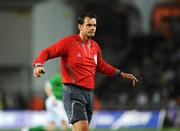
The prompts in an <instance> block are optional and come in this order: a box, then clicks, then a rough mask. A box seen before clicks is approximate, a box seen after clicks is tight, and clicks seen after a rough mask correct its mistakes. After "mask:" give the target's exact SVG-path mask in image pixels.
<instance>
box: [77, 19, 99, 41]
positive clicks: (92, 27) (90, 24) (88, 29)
mask: <svg viewBox="0 0 180 131" xmlns="http://www.w3.org/2000/svg"><path fill="white" fill-rule="evenodd" d="M79 30H80V33H81V34H82V35H83V36H84V37H89V38H91V37H93V36H94V35H95V32H96V19H95V18H89V17H85V19H84V23H83V24H82V25H80V24H79Z"/></svg>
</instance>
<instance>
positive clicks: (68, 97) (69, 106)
mask: <svg viewBox="0 0 180 131" xmlns="http://www.w3.org/2000/svg"><path fill="white" fill-rule="evenodd" d="M63 103H64V108H65V111H66V113H67V116H68V121H69V123H70V124H74V123H75V122H77V121H80V120H88V117H87V112H86V103H85V98H84V95H83V94H82V92H81V90H79V89H78V88H76V87H72V86H71V85H64V86H63Z"/></svg>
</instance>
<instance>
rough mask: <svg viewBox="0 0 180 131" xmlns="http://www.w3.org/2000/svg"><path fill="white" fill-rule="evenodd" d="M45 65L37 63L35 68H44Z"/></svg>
mask: <svg viewBox="0 0 180 131" xmlns="http://www.w3.org/2000/svg"><path fill="white" fill-rule="evenodd" d="M42 66H43V65H42V64H41V63H36V64H35V65H34V67H35V68H36V67H42Z"/></svg>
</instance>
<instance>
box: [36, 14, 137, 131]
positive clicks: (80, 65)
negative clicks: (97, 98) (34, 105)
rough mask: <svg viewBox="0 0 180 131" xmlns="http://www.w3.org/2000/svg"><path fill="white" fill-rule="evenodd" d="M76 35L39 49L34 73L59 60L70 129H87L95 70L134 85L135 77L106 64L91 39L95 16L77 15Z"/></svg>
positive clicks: (91, 108)
mask: <svg viewBox="0 0 180 131" xmlns="http://www.w3.org/2000/svg"><path fill="white" fill-rule="evenodd" d="M77 26H78V29H79V34H72V35H69V36H65V37H64V38H62V39H60V40H59V41H57V42H55V43H54V44H53V45H51V46H50V47H47V48H45V49H43V50H42V51H41V52H39V55H38V56H37V57H36V59H35V60H34V63H33V65H34V76H35V77H40V76H41V74H42V73H43V72H45V70H44V66H43V65H44V63H45V62H46V61H47V60H49V59H53V58H56V57H60V59H61V70H62V81H63V103H64V107H65V110H66V114H67V116H68V121H69V123H70V124H72V125H73V131H88V130H89V124H90V121H91V118H92V114H93V104H94V103H93V90H94V78H95V74H96V72H101V73H103V74H106V75H109V76H114V77H123V78H126V79H129V80H131V81H132V83H133V85H135V84H136V83H137V82H138V80H137V79H136V77H135V76H133V75H132V74H129V73H125V72H122V71H121V70H119V69H116V68H115V67H113V66H111V65H109V64H108V63H106V62H105V61H104V60H103V58H102V55H101V49H100V47H99V45H98V44H97V42H95V41H94V40H93V39H92V38H93V36H94V35H95V32H96V26H97V21H96V15H95V14H93V13H90V12H84V13H83V14H81V15H80V16H79V17H78V20H77Z"/></svg>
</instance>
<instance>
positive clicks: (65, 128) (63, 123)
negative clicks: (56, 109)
mask: <svg viewBox="0 0 180 131" xmlns="http://www.w3.org/2000/svg"><path fill="white" fill-rule="evenodd" d="M61 129H62V130H63V131H66V130H67V129H68V123H67V121H66V120H62V121H61Z"/></svg>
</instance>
